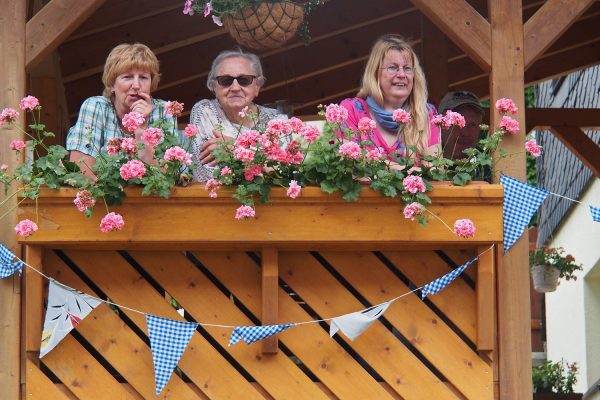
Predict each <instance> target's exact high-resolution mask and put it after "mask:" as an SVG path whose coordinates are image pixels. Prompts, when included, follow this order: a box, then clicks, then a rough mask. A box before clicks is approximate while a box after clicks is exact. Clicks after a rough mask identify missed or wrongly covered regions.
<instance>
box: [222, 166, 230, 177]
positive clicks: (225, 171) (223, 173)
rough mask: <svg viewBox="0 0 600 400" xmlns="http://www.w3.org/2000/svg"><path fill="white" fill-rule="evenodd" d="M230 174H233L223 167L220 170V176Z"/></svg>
mask: <svg viewBox="0 0 600 400" xmlns="http://www.w3.org/2000/svg"><path fill="white" fill-rule="evenodd" d="M231 173H233V171H232V170H231V168H229V167H223V168H222V169H221V176H225V175H229V174H231Z"/></svg>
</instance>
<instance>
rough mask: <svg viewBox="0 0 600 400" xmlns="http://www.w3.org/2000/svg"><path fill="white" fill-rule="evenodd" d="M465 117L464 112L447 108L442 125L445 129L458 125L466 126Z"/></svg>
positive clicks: (460, 126)
mask: <svg viewBox="0 0 600 400" xmlns="http://www.w3.org/2000/svg"><path fill="white" fill-rule="evenodd" d="M465 124H466V122H465V117H463V115H462V114H460V113H457V112H454V111H450V110H447V111H446V115H444V118H443V120H442V126H443V127H444V129H450V128H451V127H452V126H458V127H459V128H464V127H465Z"/></svg>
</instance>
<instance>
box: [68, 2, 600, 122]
mask: <svg viewBox="0 0 600 400" xmlns="http://www.w3.org/2000/svg"><path fill="white" fill-rule="evenodd" d="M543 3H544V1H532V0H523V20H524V21H526V20H527V19H528V18H529V17H530V16H531V15H532V14H533V13H534V12H535V11H536V10H537V9H538V8H539V7H540V6H541V5H542V4H543ZM367 4H368V5H367ZM470 4H471V5H472V6H473V7H474V8H475V9H476V10H478V11H479V12H480V13H481V14H482V15H483V16H484V17H486V16H487V7H486V2H485V1H475V0H473V1H470ZM182 5H183V1H169V2H165V1H156V0H107V2H106V3H105V4H104V5H103V6H102V7H101V8H99V9H98V10H97V11H96V12H95V13H94V14H93V15H92V16H91V17H90V18H89V19H88V20H87V21H85V22H84V23H83V24H82V25H81V26H80V27H79V29H78V30H76V31H75V32H74V33H73V34H72V35H71V36H70V37H69V38H68V39H67V40H65V41H64V42H63V44H62V45H61V46H60V47H59V49H58V54H59V58H60V69H61V75H62V81H63V84H64V89H65V94H66V102H67V109H68V112H69V116H70V118H71V119H72V118H74V117H75V116H76V113H77V111H78V110H79V106H80V104H81V102H82V101H83V100H84V99H85V98H87V97H89V96H92V95H98V94H100V93H101V92H102V83H101V74H102V68H103V63H104V60H105V58H106V56H107V54H108V52H109V51H110V49H112V48H113V47H114V46H115V45H117V44H119V43H123V42H129V43H131V42H142V43H145V44H147V45H148V46H150V47H151V48H152V49H153V50H154V51H155V53H156V54H157V56H158V58H159V60H160V62H161V72H162V80H161V82H160V85H159V87H158V90H157V91H156V92H154V93H153V95H154V96H155V97H157V98H162V99H165V100H178V101H181V102H183V103H185V106H186V109H187V110H189V109H190V108H191V106H192V105H193V104H194V103H195V102H196V101H198V100H199V99H203V98H211V97H213V96H212V94H211V93H210V92H209V91H208V89H207V88H206V76H207V74H208V70H209V68H210V63H211V61H212V59H213V58H214V57H215V56H216V55H217V54H218V53H219V52H220V51H221V50H224V49H229V48H233V47H235V46H236V43H235V42H234V41H233V40H232V39H231V38H230V36H229V34H228V33H227V31H226V30H225V29H224V28H219V27H218V26H216V25H215V24H213V22H212V20H211V19H210V18H206V19H205V18H203V17H202V16H199V15H194V16H187V15H183V14H182V12H181V10H182ZM308 19H309V23H310V32H311V36H312V40H311V42H310V44H309V45H308V46H305V45H304V44H303V43H302V42H301V41H300V40H299V39H295V40H294V41H292V42H290V43H289V44H288V45H287V46H286V47H285V48H282V49H278V50H272V51H266V52H262V53H260V56H261V59H262V61H263V66H264V69H265V75H266V77H267V83H266V85H265V86H264V87H263V88H262V90H261V93H260V95H259V97H258V99H257V100H258V102H259V103H261V104H267V103H273V102H275V101H277V100H287V101H290V102H291V103H292V104H293V105H294V114H296V115H305V114H315V113H316V112H317V108H316V106H317V105H318V104H320V103H330V102H336V101H339V100H341V99H343V98H345V97H348V96H352V95H354V94H355V93H356V91H357V88H358V85H359V80H360V76H361V73H362V69H363V67H364V63H365V60H366V58H367V57H368V53H369V49H370V46H371V45H372V43H373V41H374V40H375V39H376V38H377V37H378V36H380V35H381V34H384V33H390V32H394V33H399V34H402V35H404V36H405V37H407V38H408V39H410V40H411V41H412V42H413V44H414V47H415V50H416V51H417V53H418V54H419V55H420V57H421V60H423V61H425V62H424V64H425V65H424V68H425V72H426V75H427V76H428V80H429V81H430V82H431V81H432V80H435V79H436V78H437V77H438V74H441V75H444V81H445V84H444V86H445V87H444V88H443V89H444V91H445V89H446V88H449V89H450V90H457V89H466V90H472V91H473V92H475V93H476V94H478V95H479V96H481V97H486V96H487V95H488V90H489V88H488V86H489V83H488V74H487V73H485V72H484V71H483V70H482V69H481V68H480V67H479V66H478V65H477V64H476V63H475V62H474V61H473V60H471V59H470V58H469V57H468V56H467V55H465V53H464V52H463V51H462V50H460V49H459V48H458V47H457V46H456V45H454V44H453V43H452V42H451V40H450V39H448V38H447V37H446V36H444V35H443V34H441V33H440V32H438V31H437V29H435V28H432V25H431V23H430V22H429V21H428V20H427V18H426V17H425V16H424V15H423V14H422V13H421V12H420V11H419V10H418V9H417V8H416V7H415V6H414V5H413V4H412V3H411V2H410V1H407V0H369V1H368V2H365V1H364V0H330V1H328V2H327V3H326V4H325V5H324V6H322V7H319V8H317V9H315V10H314V11H313V13H312V14H311V15H310V16H309V18H308ZM549 23H550V22H549ZM599 26H600V2H598V1H597V2H595V4H594V5H592V6H591V7H590V8H589V9H588V10H587V11H586V12H585V13H584V14H583V15H582V16H581V17H580V18H579V19H578V20H577V22H576V23H574V24H573V25H572V26H571V27H570V28H569V29H568V30H567V31H566V32H565V33H564V34H563V35H562V36H561V37H560V38H559V39H558V40H557V41H556V42H555V43H554V44H553V45H552V46H551V47H550V48H549V49H548V50H547V51H546V52H545V53H544V55H543V56H542V57H541V58H539V59H538V60H537V61H536V62H535V63H534V64H533V65H532V66H531V67H530V68H528V70H527V71H526V75H525V82H526V84H532V83H535V82H538V81H541V80H545V79H548V78H551V77H555V76H559V75H563V74H566V73H567V72H570V71H573V70H578V69H582V68H584V67H587V66H590V65H594V64H598V63H599V62H600V29H599V28H598V27H599ZM424 32H425V34H424ZM432 32H433V34H432ZM427 40H429V41H430V42H429V43H427ZM432 42H433V43H432ZM426 44H428V46H427V45H426ZM424 49H429V50H424ZM424 52H430V54H423V53H424ZM438 54H440V55H442V56H437V55H438ZM444 54H445V56H443V55H444ZM427 64H429V65H427ZM440 71H441V73H440ZM434 75H435V76H434ZM438 80H439V79H438ZM438 86H439V85H438ZM430 91H431V89H430ZM440 91H441V90H440V89H438V90H437V92H438V93H433V92H435V91H433V92H432V97H433V99H434V100H435V99H436V97H437V98H439V96H440V94H439V92H440Z"/></svg>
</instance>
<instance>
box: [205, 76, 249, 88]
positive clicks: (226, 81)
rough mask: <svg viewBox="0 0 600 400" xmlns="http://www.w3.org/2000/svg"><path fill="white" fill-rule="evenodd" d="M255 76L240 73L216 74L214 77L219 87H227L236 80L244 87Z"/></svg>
mask: <svg viewBox="0 0 600 400" xmlns="http://www.w3.org/2000/svg"><path fill="white" fill-rule="evenodd" d="M256 78H257V77H256V76H254V75H240V76H230V75H221V76H217V77H216V78H215V79H216V81H217V83H218V84H219V86H221V87H229V86H231V85H233V81H234V80H236V81H237V83H238V85H240V86H243V87H246V86H250V84H252V81H254V79H256Z"/></svg>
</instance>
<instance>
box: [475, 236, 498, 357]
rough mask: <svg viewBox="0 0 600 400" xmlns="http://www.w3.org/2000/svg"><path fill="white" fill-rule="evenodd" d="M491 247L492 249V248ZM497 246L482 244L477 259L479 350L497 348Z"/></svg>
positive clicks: (478, 249)
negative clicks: (495, 252) (495, 253)
mask: <svg viewBox="0 0 600 400" xmlns="http://www.w3.org/2000/svg"><path fill="white" fill-rule="evenodd" d="M490 247H491V249H490ZM495 250H496V247H495V246H480V247H478V248H477V252H478V253H479V254H481V256H479V260H478V261H477V350H479V351H493V350H494V349H495V348H496V322H495V319H496V274H495V263H496V257H495V255H494V251H495Z"/></svg>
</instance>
